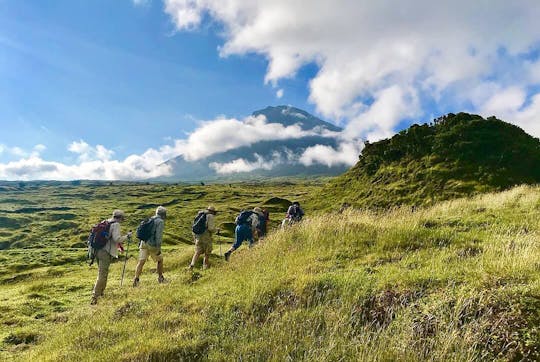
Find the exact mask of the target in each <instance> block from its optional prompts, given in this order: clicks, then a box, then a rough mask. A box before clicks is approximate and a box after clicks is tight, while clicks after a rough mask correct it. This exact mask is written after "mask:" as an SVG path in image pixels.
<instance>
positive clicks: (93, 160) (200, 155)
mask: <svg viewBox="0 0 540 362" xmlns="http://www.w3.org/2000/svg"><path fill="white" fill-rule="evenodd" d="M291 114H293V113H291ZM293 115H296V117H297V118H298V119H299V121H301V120H302V119H304V118H305V116H304V115H302V114H300V113H294V114H293ZM306 136H322V137H337V136H339V133H337V132H331V131H328V130H327V129H325V128H321V127H316V128H314V129H312V130H303V129H302V128H301V127H300V125H299V124H294V125H290V126H284V125H282V124H280V123H271V122H268V121H267V119H266V117H264V116H263V115H261V116H258V117H246V118H244V119H242V120H238V119H235V118H218V119H215V120H211V121H204V122H200V124H199V127H198V128H197V129H196V130H195V131H193V132H192V133H190V134H188V136H187V138H186V139H176V140H173V141H172V142H171V143H170V144H166V145H163V146H161V147H159V148H157V149H154V148H150V149H148V150H146V151H145V152H144V153H142V154H140V155H130V156H128V157H126V158H125V159H123V160H115V159H114V152H113V151H112V150H110V149H107V148H106V147H105V146H103V145H95V146H93V145H90V144H88V143H87V142H85V141H84V140H78V141H73V142H71V143H70V144H69V145H68V146H67V150H68V151H70V152H72V153H74V154H76V155H77V162H76V163H74V164H65V163H61V162H52V161H47V160H44V159H43V158H42V157H41V156H40V154H41V152H43V151H44V150H45V149H46V147H45V146H44V145H41V144H39V145H36V146H35V147H33V149H32V151H31V152H28V151H25V150H23V149H21V148H19V147H9V148H8V147H5V146H3V145H1V146H0V147H1V148H0V150H1V151H3V152H6V151H8V152H10V153H11V154H14V155H18V156H19V157H20V159H19V160H17V161H12V162H9V163H4V164H2V163H0V179H4V180H36V179H47V180H50V179H54V180H73V179H90V180H140V179H148V178H156V177H163V176H169V175H170V174H171V172H172V168H171V166H169V165H167V164H166V163H165V161H167V160H169V159H172V158H174V157H178V156H182V157H183V158H184V159H185V160H187V161H196V160H200V159H204V158H206V157H208V156H211V155H213V154H216V153H220V152H225V151H228V150H231V149H235V148H238V147H242V146H249V145H252V144H254V143H256V142H260V141H271V140H287V139H298V138H302V137H306ZM356 156H357V155H355V157H356ZM254 157H255V161H248V160H245V159H237V160H234V161H232V162H229V163H223V164H220V163H213V164H211V165H210V167H211V168H213V169H214V170H216V172H217V173H220V174H230V173H235V172H248V171H251V170H254V169H266V170H269V169H271V168H273V167H275V166H276V165H277V164H280V163H283V162H291V161H292V160H294V159H298V157H299V156H298V155H293V154H292V152H291V151H290V150H285V151H284V152H282V153H274V154H273V155H272V157H271V158H270V159H264V158H263V157H262V156H260V155H258V154H255V155H254Z"/></svg>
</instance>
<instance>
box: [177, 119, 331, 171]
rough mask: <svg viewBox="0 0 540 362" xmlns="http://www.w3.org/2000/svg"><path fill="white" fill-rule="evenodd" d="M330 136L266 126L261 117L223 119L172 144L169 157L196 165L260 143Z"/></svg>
mask: <svg viewBox="0 0 540 362" xmlns="http://www.w3.org/2000/svg"><path fill="white" fill-rule="evenodd" d="M329 134H330V131H327V130H326V129H320V128H316V129H313V130H302V128H301V127H300V125H298V124H295V125H291V126H284V125H282V124H281V123H269V122H268V121H267V120H266V117H264V116H263V115H260V116H258V117H247V118H245V119H243V120H238V119H235V118H222V119H217V120H212V121H206V122H202V123H201V124H200V127H199V128H197V129H196V130H195V131H194V132H192V133H190V134H189V136H188V138H187V139H186V140H177V141H175V143H174V146H172V149H171V153H175V154H176V155H182V156H183V157H184V159H186V160H188V161H196V160H199V159H202V158H205V157H208V156H211V155H213V154H215V153H219V152H225V151H228V150H232V149H235V148H238V147H242V146H249V145H252V144H254V143H256V142H260V141H271V140H286V139H295V138H301V137H306V136H315V135H322V136H325V135H329Z"/></svg>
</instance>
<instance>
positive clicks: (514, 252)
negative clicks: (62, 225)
mask: <svg viewBox="0 0 540 362" xmlns="http://www.w3.org/2000/svg"><path fill="white" fill-rule="evenodd" d="M539 216H540V188H538V187H518V188H514V189H512V190H510V191H507V192H503V193H500V194H488V195H484V196H481V197H476V198H474V199H469V200H466V199H461V200H456V201H450V202H445V203H442V204H438V205H436V206H434V207H431V208H428V209H420V210H416V211H410V210H409V209H405V208H402V209H395V210H392V211H389V212H385V213H375V212H352V211H351V212H346V213H344V214H339V215H338V214H333V215H330V214H329V215H322V216H319V217H313V218H311V219H310V220H306V221H305V222H304V223H302V224H301V225H299V226H298V227H294V228H292V229H290V230H287V231H285V232H281V231H280V232H276V233H274V234H272V235H271V236H270V237H269V238H268V239H267V240H266V241H265V242H264V243H263V244H261V245H258V246H257V247H256V248H254V249H252V250H241V251H239V252H238V253H235V254H234V255H233V258H232V261H231V263H228V264H227V263H224V262H223V261H222V260H220V259H218V258H214V267H213V268H211V269H210V270H208V271H204V272H200V271H198V272H195V273H190V272H186V271H184V270H183V267H184V266H185V265H186V264H187V261H188V260H189V257H190V254H191V248H188V247H182V246H180V247H174V248H172V249H169V250H167V251H166V265H167V274H168V276H169V277H170V283H169V284H167V285H157V284H155V283H154V278H155V276H152V275H149V274H148V273H147V274H145V275H144V278H143V280H142V286H141V287H140V288H137V289H131V288H123V289H118V288H114V287H113V286H112V285H111V286H110V287H109V288H108V289H107V295H106V297H105V298H104V300H103V302H102V303H101V304H100V305H98V306H97V307H95V308H92V307H89V306H86V305H83V306H81V307H78V308H75V309H73V310H72V311H68V312H62V311H59V312H57V313H51V314H50V315H47V316H45V317H44V321H43V324H42V326H47V327H48V330H49V331H46V329H45V328H39V329H38V328H34V329H28V328H26V329H25V328H24V327H21V328H19V329H15V330H14V331H12V332H10V333H8V334H7V335H5V336H4V349H5V352H6V351H7V353H8V354H7V355H11V356H14V354H13V353H15V352H16V351H17V348H21V349H23V348H24V347H25V346H30V348H29V349H27V350H25V351H24V353H22V354H17V357H18V359H21V360H28V359H31V360H51V361H53V360H79V361H80V360H137V361H147V360H154V361H158V360H182V359H183V360H194V359H203V360H205V359H208V360H234V359H242V360H264V359H270V360H276V361H282V360H290V359H294V360H328V361H330V360H340V359H345V360H368V361H369V360H423V359H432V360H445V361H446V360H459V361H462V360H479V359H484V360H491V359H496V358H498V359H504V360H519V359H521V358H528V359H538V358H540V350H539V349H540V344H539V342H538V341H540V329H539V327H538V326H539V322H540V315H539V311H540V267H539V264H538V260H540V258H539V257H540V250H539V246H538V239H539V233H540V225H539V221H538V220H540V218H539ZM120 266H121V265H120V264H119V263H117V264H115V265H114V266H113V268H112V271H111V278H114V277H115V276H118V275H119V273H120ZM133 267H134V260H131V261H130V266H129V268H130V270H132V268H133ZM94 273H95V271H93V272H91V271H88V270H84V269H81V268H76V267H75V268H72V270H70V271H69V272H66V273H65V274H64V275H63V276H62V277H58V278H55V277H52V276H51V277H49V278H45V277H43V278H44V279H36V280H30V281H27V282H21V283H17V284H16V286H17V287H16V288H9V289H5V288H4V289H2V298H3V301H4V302H3V303H4V304H2V308H4V309H6V307H5V305H6V304H5V302H6V300H9V303H13V305H17V306H21V305H24V304H25V303H26V304H27V305H28V306H29V307H30V306H31V305H33V303H30V301H34V300H37V301H39V303H43V304H47V303H48V304H50V302H51V301H50V297H49V296H48V295H49V294H48V293H49V291H50V290H51V289H53V288H64V289H63V290H64V295H63V297H62V300H64V301H65V304H67V303H68V302H70V303H71V302H73V303H75V304H77V303H78V304H82V303H83V299H84V298H82V297H81V291H80V290H79V291H77V290H74V291H70V290H69V289H68V288H69V286H77V285H79V286H81V285H83V284H85V285H87V284H88V280H89V279H90V278H93V276H94V275H93V274H94ZM48 288H49V289H48ZM6 293H7V294H6ZM30 293H34V294H33V295H30ZM72 299H73V300H74V301H72ZM84 301H85V302H86V299H85V300H84ZM4 324H5V323H4ZM15 340H18V341H23V343H18V344H17V343H12V342H13V341H15Z"/></svg>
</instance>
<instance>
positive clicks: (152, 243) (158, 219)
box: [133, 206, 167, 287]
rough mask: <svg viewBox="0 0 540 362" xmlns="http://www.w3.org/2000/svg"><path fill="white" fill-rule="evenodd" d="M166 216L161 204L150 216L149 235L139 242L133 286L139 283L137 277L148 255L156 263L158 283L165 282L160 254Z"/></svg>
mask: <svg viewBox="0 0 540 362" xmlns="http://www.w3.org/2000/svg"><path fill="white" fill-rule="evenodd" d="M166 218H167V209H166V208H164V207H163V206H158V207H157V209H156V214H155V215H154V216H152V217H151V218H150V220H151V222H152V225H151V228H150V235H149V238H148V240H146V241H145V240H141V243H140V244H139V262H138V263H137V268H136V269H135V278H134V279H133V286H134V287H136V286H138V285H139V277H140V276H141V273H142V269H143V266H144V263H146V260H148V257H149V256H151V257H152V259H153V260H154V261H155V262H156V263H157V272H158V283H163V282H165V278H164V277H163V255H162V254H161V243H162V241H163V228H164V227H165V219H166Z"/></svg>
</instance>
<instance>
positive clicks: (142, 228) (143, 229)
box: [136, 217, 154, 241]
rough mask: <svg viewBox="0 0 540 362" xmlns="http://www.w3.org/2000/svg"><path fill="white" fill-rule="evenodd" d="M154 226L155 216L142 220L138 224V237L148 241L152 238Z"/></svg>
mask: <svg viewBox="0 0 540 362" xmlns="http://www.w3.org/2000/svg"><path fill="white" fill-rule="evenodd" d="M152 226H154V218H153V217H150V218H148V219H144V220H143V221H141V223H140V224H139V226H137V231H136V233H137V239H139V240H142V241H148V240H150V239H151V238H152Z"/></svg>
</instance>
